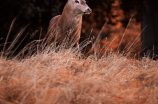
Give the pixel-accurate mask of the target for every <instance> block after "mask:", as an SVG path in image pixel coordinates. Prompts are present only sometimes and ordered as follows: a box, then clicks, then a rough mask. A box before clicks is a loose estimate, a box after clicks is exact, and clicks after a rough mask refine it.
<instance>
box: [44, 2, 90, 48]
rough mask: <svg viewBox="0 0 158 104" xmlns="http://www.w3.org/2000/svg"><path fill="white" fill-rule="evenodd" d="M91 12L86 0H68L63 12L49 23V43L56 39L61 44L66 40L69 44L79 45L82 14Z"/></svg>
mask: <svg viewBox="0 0 158 104" xmlns="http://www.w3.org/2000/svg"><path fill="white" fill-rule="evenodd" d="M90 13H91V9H90V8H89V7H88V5H87V4H86V2H85V0H68V2H67V3H66V5H65V7H64V10H63V12H62V14H61V15H58V16H55V17H53V18H52V19H51V21H50V23H49V27H48V32H47V34H48V44H51V43H52V42H54V41H55V42H56V43H58V44H61V43H62V42H63V41H64V40H66V41H67V43H68V44H67V45H72V44H73V43H75V44H76V45H77V46H78V47H79V39H80V34H81V27H82V16H83V14H90ZM64 42H65V41H64Z"/></svg>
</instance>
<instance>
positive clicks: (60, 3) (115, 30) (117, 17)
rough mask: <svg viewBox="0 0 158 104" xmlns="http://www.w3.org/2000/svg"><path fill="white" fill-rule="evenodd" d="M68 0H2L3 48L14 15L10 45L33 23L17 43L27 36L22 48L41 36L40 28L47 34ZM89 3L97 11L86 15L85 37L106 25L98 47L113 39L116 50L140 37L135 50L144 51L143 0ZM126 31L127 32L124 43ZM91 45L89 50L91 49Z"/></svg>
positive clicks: (0, 43)
mask: <svg viewBox="0 0 158 104" xmlns="http://www.w3.org/2000/svg"><path fill="white" fill-rule="evenodd" d="M66 2H67V0H0V14H1V16H0V50H2V49H3V45H4V42H5V39H6V37H7V34H8V31H9V28H10V26H11V22H12V21H13V19H14V18H16V21H15V23H14V25H13V29H12V31H11V34H10V36H9V40H8V44H7V46H9V45H10V44H11V42H12V41H13V39H14V38H15V37H16V35H17V33H18V32H19V31H20V30H21V29H22V28H24V27H25V26H26V25H28V24H29V26H28V27H27V29H26V30H25V32H24V33H23V35H22V36H21V37H20V38H19V41H18V42H17V43H16V45H15V47H16V46H17V45H18V44H19V43H20V41H21V40H22V39H23V38H24V37H25V36H26V37H25V40H24V41H23V42H22V43H21V45H20V46H19V48H18V50H17V52H18V51H20V50H21V49H22V47H24V46H25V45H26V44H27V43H28V42H30V41H32V40H35V39H39V37H40V31H42V37H44V36H45V34H46V32H47V28H48V25H49V21H50V19H51V18H52V17H53V16H55V15H59V14H61V13H62V10H63V7H64V5H65V3H66ZM87 4H88V5H89V6H90V7H91V8H92V10H93V12H92V13H91V14H90V15H85V16H83V26H82V34H81V41H83V40H85V39H87V38H89V36H90V34H91V36H94V37H97V36H98V34H99V32H100V30H101V29H102V34H101V36H100V37H99V39H100V40H99V46H96V48H97V49H96V50H100V48H98V47H103V46H104V45H105V44H111V42H112V41H113V39H114V41H113V42H112V44H111V45H110V47H111V48H112V49H113V50H117V48H118V47H119V49H120V50H123V49H125V48H126V45H128V43H129V42H130V41H131V40H135V39H136V44H135V45H134V46H133V48H132V49H133V52H134V53H138V52H139V51H140V37H139V36H138V35H139V34H140V31H141V28H140V27H141V24H140V22H141V18H142V14H141V13H142V12H141V11H142V7H141V0H87ZM130 19H131V21H130V22H129V20H130ZM105 22H107V24H106V25H104V24H105ZM124 32H126V33H125V36H124V38H123V40H122V41H121V45H120V40H121V39H122V36H123V34H124ZM130 44H131V43H130ZM90 46H91V45H89V48H87V51H88V50H90ZM111 48H110V49H111ZM127 50H128V49H127Z"/></svg>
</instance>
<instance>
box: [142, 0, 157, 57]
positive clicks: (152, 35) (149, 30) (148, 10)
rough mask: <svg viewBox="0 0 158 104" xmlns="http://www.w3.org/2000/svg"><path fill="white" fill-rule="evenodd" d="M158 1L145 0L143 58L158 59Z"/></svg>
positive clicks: (143, 3) (143, 4)
mask: <svg viewBox="0 0 158 104" xmlns="http://www.w3.org/2000/svg"><path fill="white" fill-rule="evenodd" d="M157 5H158V1H156V0H144V1H143V2H142V6H143V16H142V17H143V18H142V30H143V29H144V30H143V31H142V37H141V38H142V48H141V49H142V52H141V55H142V56H149V57H150V58H154V59H157V55H158V6H157Z"/></svg>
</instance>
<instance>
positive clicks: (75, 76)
mask: <svg viewBox="0 0 158 104" xmlns="http://www.w3.org/2000/svg"><path fill="white" fill-rule="evenodd" d="M80 56H81V54H80V53H73V52H72V50H71V49H67V50H66V49H63V50H60V51H59V52H55V51H53V50H52V51H50V52H43V53H40V54H37V55H35V56H32V57H30V58H25V59H22V60H20V61H19V60H14V59H10V60H6V59H4V57H1V58H0V104H158V88H157V87H158V76H157V75H158V62H157V61H153V60H150V59H148V58H142V60H136V59H130V58H127V57H126V56H123V55H121V54H116V53H113V52H111V53H110V52H109V53H108V54H107V55H106V56H103V57H102V58H100V59H97V57H96V56H95V55H91V56H89V57H88V58H81V57H80Z"/></svg>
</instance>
